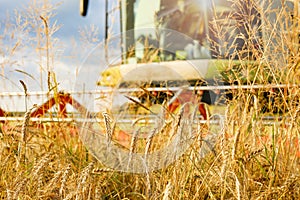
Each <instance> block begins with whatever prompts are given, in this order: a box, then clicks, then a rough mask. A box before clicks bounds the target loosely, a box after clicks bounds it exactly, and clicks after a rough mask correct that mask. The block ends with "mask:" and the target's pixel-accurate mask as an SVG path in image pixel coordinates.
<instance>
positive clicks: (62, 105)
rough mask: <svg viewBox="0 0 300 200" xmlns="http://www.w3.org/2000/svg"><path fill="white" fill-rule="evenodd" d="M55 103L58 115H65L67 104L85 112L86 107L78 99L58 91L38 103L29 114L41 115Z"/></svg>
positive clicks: (31, 115)
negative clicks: (54, 95) (43, 101)
mask: <svg viewBox="0 0 300 200" xmlns="http://www.w3.org/2000/svg"><path fill="white" fill-rule="evenodd" d="M56 103H58V108H59V113H58V114H59V116H60V117H67V108H66V106H67V104H70V105H72V106H73V107H74V108H75V109H76V110H78V111H79V112H81V113H84V114H86V113H87V109H86V108H85V107H84V106H83V105H81V104H80V103H79V102H78V101H76V100H75V99H74V98H72V97H71V95H70V94H65V93H59V94H58V96H57V97H56V98H55V97H52V98H50V99H49V100H48V101H46V102H45V103H44V104H42V105H40V106H39V107H38V108H37V109H35V110H34V111H33V112H32V113H31V114H30V117H41V116H44V115H45V114H46V112H47V111H49V109H50V108H52V107H53V106H54V105H55V104H56Z"/></svg>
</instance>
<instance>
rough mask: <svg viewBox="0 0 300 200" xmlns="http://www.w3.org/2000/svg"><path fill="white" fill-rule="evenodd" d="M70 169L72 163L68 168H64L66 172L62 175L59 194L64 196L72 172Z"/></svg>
mask: <svg viewBox="0 0 300 200" xmlns="http://www.w3.org/2000/svg"><path fill="white" fill-rule="evenodd" d="M70 170H71V165H70V164H69V165H68V166H67V167H66V169H65V170H64V173H63V175H62V179H61V185H60V188H59V196H60V197H62V196H63V192H64V190H65V187H66V183H67V179H68V177H69V173H70Z"/></svg>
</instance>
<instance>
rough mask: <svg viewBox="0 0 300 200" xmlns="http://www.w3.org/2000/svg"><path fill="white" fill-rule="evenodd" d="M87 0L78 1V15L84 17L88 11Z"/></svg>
mask: <svg viewBox="0 0 300 200" xmlns="http://www.w3.org/2000/svg"><path fill="white" fill-rule="evenodd" d="M88 5H89V0H80V14H81V16H84V17H85V16H86V14H87V10H88Z"/></svg>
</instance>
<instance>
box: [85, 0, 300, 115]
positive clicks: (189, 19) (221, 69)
mask: <svg viewBox="0 0 300 200" xmlns="http://www.w3.org/2000/svg"><path fill="white" fill-rule="evenodd" d="M106 3H107V2H106ZM81 6H82V7H81V14H82V15H86V14H87V8H88V0H83V1H82V2H81ZM119 12H120V13H119V16H120V21H119V23H120V38H121V43H122V45H121V50H120V51H121V60H120V63H119V64H117V65H116V64H114V65H112V66H109V67H108V68H107V69H106V70H104V71H103V72H102V73H101V80H100V81H99V82H98V85H101V86H107V87H117V88H133V87H139V88H144V89H145V88H146V89H147V91H148V92H146V91H145V90H144V91H141V92H135V93H134V94H133V96H135V97H136V98H130V100H129V102H131V104H133V105H136V107H135V108H133V110H135V111H137V110H139V109H138V108H137V107H141V104H144V105H145V104H147V105H150V104H151V105H153V104H162V103H165V105H167V106H168V108H169V110H170V111H171V112H173V111H174V110H176V108H177V107H178V105H180V104H182V103H183V102H186V101H187V100H189V101H197V100H198V101H200V102H202V103H204V104H207V105H215V104H222V103H225V102H227V100H228V99H232V98H234V95H233V93H232V90H236V89H238V88H244V89H245V90H251V91H252V92H253V91H254V90H255V89H257V88H259V86H261V88H268V90H267V91H265V92H264V93H263V95H262V96H263V97H262V98H263V99H262V101H265V102H268V103H266V104H265V106H264V107H262V108H261V109H262V111H263V112H266V111H270V110H272V111H274V112H282V111H283V110H284V108H283V109H278V108H277V109H273V108H272V105H273V104H274V102H273V101H274V99H278V98H277V96H272V95H274V93H278V94H279V93H283V92H287V91H284V90H285V89H284V86H282V87H281V84H285V83H283V82H281V80H280V77H275V76H274V72H273V69H282V68H283V67H284V66H286V65H288V64H290V63H291V60H292V59H293V56H295V55H297V53H298V46H299V45H298V44H299V38H298V27H297V24H298V12H299V10H298V2H296V1H279V0H275V1H251V0H249V1H236V2H232V1H228V0H209V1H207V0H155V1H147V0H121V1H119ZM106 17H108V16H107V15H106ZM106 23H107V20H106ZM107 34H108V33H107V31H106V37H107ZM282 36H284V38H282ZM278 38H279V39H285V40H286V41H284V42H282V41H281V42H279V41H278ZM287 41H288V42H287ZM108 42H109V41H108ZM274 58H276V59H275V60H276V62H274ZM295 62H296V61H292V63H294V65H296V63H295ZM270 63H271V64H270ZM270 65H274V66H270ZM273 83H276V85H275V86H274V85H273V86H272V84H273ZM291 83H295V81H294V82H291ZM254 85H255V86H254ZM183 86H185V88H186V89H183V88H184V87H183ZM253 86H254V87H253ZM188 91H189V92H188ZM271 94H272V95H271ZM131 95H132V94H131ZM180 96H184V97H182V98H181V100H180ZM271 96H272V97H271ZM134 99H135V100H134ZM196 99H197V100H196ZM204 104H201V106H199V111H200V114H201V115H202V117H203V118H204V119H207V118H208V116H207V114H208V111H207V110H206V109H205V108H206V107H205V106H204ZM125 107H126V106H125ZM132 107H134V106H131V107H130V108H132ZM123 108H124V106H123ZM142 109H144V108H142Z"/></svg>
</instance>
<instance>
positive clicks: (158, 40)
mask: <svg viewBox="0 0 300 200" xmlns="http://www.w3.org/2000/svg"><path fill="white" fill-rule="evenodd" d="M132 10H133V18H132V21H133V24H132V25H133V26H132V27H133V29H134V33H131V34H130V35H129V34H128V35H127V36H126V35H125V37H127V38H126V40H127V41H128V37H130V38H132V39H133V40H132V44H127V48H126V49H127V51H130V53H128V52H127V55H128V57H132V58H134V59H136V60H137V62H148V61H149V59H150V61H153V60H154V61H155V60H162V61H171V60H186V59H214V58H233V59H237V58H239V57H240V56H241V55H239V53H238V52H242V50H243V49H244V48H245V47H244V46H245V42H244V41H245V38H247V37H249V36H247V26H245V25H244V24H243V23H241V22H242V21H241V20H240V19H239V17H240V16H241V15H238V14H236V11H234V7H233V6H232V2H228V1H226V0H213V1H208V0H154V1H149V0H136V1H134V3H133V9H132ZM248 12H249V13H250V14H251V15H253V16H254V18H255V20H253V21H254V23H252V24H250V25H249V26H253V27H254V26H257V27H259V21H258V14H257V12H256V11H255V10H254V9H250V10H249V11H248ZM127 22H128V20H127ZM253 27H252V28H253ZM258 34H259V31H258ZM241 35H243V37H244V38H241V37H239V36H241ZM260 37H261V36H260V35H257V36H256V37H254V40H253V42H254V43H257V44H259V40H260ZM254 46H255V45H254Z"/></svg>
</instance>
